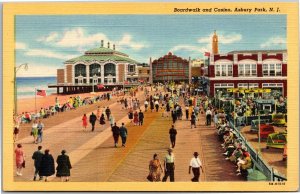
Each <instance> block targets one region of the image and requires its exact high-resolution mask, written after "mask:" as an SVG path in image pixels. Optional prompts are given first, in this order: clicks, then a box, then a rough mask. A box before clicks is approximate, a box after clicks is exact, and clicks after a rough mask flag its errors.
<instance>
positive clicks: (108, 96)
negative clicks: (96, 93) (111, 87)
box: [107, 93, 110, 101]
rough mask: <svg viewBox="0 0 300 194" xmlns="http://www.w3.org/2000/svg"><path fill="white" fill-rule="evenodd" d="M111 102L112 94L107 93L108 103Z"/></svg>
mask: <svg viewBox="0 0 300 194" xmlns="http://www.w3.org/2000/svg"><path fill="white" fill-rule="evenodd" d="M109 100H110V94H109V93H107V101H109Z"/></svg>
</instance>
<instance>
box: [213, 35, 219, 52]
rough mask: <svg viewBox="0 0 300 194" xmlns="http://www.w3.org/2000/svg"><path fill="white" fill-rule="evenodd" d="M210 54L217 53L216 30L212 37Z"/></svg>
mask: <svg viewBox="0 0 300 194" xmlns="http://www.w3.org/2000/svg"><path fill="white" fill-rule="evenodd" d="M212 54H219V46H218V35H217V33H216V31H215V32H214V35H213V37H212Z"/></svg>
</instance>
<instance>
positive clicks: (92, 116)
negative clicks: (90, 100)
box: [90, 112, 97, 132]
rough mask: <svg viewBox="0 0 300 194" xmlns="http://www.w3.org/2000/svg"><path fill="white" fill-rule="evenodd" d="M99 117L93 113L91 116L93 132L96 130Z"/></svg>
mask: <svg viewBox="0 0 300 194" xmlns="http://www.w3.org/2000/svg"><path fill="white" fill-rule="evenodd" d="M96 120H97V117H96V115H95V114H94V113H93V112H92V114H91V115H90V123H91V125H92V132H93V131H94V130H95V123H96Z"/></svg>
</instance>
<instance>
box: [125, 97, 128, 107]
mask: <svg viewBox="0 0 300 194" xmlns="http://www.w3.org/2000/svg"><path fill="white" fill-rule="evenodd" d="M124 107H125V109H127V108H128V101H127V98H125V100H124Z"/></svg>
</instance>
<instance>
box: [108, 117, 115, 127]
mask: <svg viewBox="0 0 300 194" xmlns="http://www.w3.org/2000/svg"><path fill="white" fill-rule="evenodd" d="M109 123H110V126H111V127H112V126H113V125H114V123H115V118H114V117H113V116H112V115H110V116H109Z"/></svg>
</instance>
